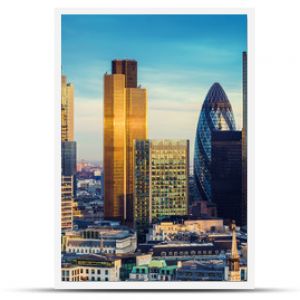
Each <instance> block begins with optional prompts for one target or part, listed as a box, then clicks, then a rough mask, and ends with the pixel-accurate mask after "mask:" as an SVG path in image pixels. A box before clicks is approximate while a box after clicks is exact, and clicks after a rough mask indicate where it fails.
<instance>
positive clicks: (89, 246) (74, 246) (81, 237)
mask: <svg viewBox="0 0 300 300" xmlns="http://www.w3.org/2000/svg"><path fill="white" fill-rule="evenodd" d="M65 244H66V252H67V253H95V254H114V255H118V254H127V253H133V252H135V250H136V247H137V240H136V234H135V232H134V231H133V230H131V229H129V228H125V227H123V226H113V227H108V226H90V227H88V228H87V229H83V230H79V231H77V232H75V233H74V234H73V235H72V234H69V235H67V236H66V241H65Z"/></svg>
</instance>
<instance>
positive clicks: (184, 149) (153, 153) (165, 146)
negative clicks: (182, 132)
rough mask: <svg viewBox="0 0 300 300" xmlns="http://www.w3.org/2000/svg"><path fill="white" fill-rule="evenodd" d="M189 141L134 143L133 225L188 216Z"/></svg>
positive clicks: (142, 225) (143, 141) (139, 226)
mask: <svg viewBox="0 0 300 300" xmlns="http://www.w3.org/2000/svg"><path fill="white" fill-rule="evenodd" d="M188 176H189V141H188V140H135V144H134V224H135V226H136V227H137V228H138V229H139V228H145V227H147V226H148V225H149V224H151V223H152V222H155V221H157V220H159V219H160V218H162V217H165V216H176V215H179V216H181V215H182V216H183V215H187V214H188Z"/></svg>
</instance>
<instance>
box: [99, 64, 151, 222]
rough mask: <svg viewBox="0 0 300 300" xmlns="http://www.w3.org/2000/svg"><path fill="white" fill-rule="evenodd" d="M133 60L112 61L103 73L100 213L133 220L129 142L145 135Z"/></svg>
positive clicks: (143, 105) (144, 103)
mask: <svg viewBox="0 0 300 300" xmlns="http://www.w3.org/2000/svg"><path fill="white" fill-rule="evenodd" d="M136 78H137V62H136V61H133V60H115V61H113V62H112V74H111V75H108V74H105V75H104V216H105V218H107V219H119V220H122V221H126V222H128V223H131V222H132V220H133V141H134V140H135V139H146V138H147V130H148V128H147V92H146V89H143V88H138V87H137V82H136Z"/></svg>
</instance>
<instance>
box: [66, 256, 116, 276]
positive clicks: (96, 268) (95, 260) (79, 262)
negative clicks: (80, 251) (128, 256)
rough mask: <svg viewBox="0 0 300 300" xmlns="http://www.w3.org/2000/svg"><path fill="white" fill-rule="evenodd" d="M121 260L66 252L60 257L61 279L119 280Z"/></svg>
mask: <svg viewBox="0 0 300 300" xmlns="http://www.w3.org/2000/svg"><path fill="white" fill-rule="evenodd" d="M120 268H121V260H120V259H117V258H114V257H108V256H104V255H96V254H88V255H77V254H71V255H70V254H66V255H64V256H63V258H62V266H61V280H62V281H119V280H120Z"/></svg>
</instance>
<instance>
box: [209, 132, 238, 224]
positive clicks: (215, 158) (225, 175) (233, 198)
mask: <svg viewBox="0 0 300 300" xmlns="http://www.w3.org/2000/svg"><path fill="white" fill-rule="evenodd" d="M211 143H212V163H211V186H212V199H213V202H214V203H216V205H217V211H218V216H219V217H220V218H223V219H224V220H227V221H228V222H229V223H230V222H231V220H235V221H236V223H237V224H238V225H239V226H241V225H242V134H241V131H213V132H212V136H211Z"/></svg>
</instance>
